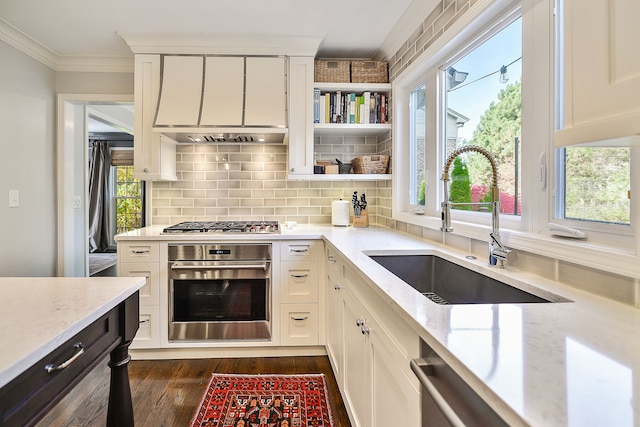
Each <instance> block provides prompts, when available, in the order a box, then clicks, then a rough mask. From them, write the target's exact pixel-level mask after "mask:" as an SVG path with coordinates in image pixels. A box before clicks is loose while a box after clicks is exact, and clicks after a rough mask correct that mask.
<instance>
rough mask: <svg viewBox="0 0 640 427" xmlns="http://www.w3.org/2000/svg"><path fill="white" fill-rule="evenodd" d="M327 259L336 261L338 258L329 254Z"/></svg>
mask: <svg viewBox="0 0 640 427" xmlns="http://www.w3.org/2000/svg"><path fill="white" fill-rule="evenodd" d="M327 259H328V260H329V262H336V258H335V257H334V256H333V255H329V256H328V257H327Z"/></svg>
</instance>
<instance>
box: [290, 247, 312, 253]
mask: <svg viewBox="0 0 640 427" xmlns="http://www.w3.org/2000/svg"><path fill="white" fill-rule="evenodd" d="M289 252H295V253H297V254H303V253H305V252H309V248H304V249H295V248H289Z"/></svg>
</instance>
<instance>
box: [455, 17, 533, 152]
mask: <svg viewBox="0 0 640 427" xmlns="http://www.w3.org/2000/svg"><path fill="white" fill-rule="evenodd" d="M521 23H522V20H521V19H518V20H516V21H514V22H513V23H512V24H510V25H509V26H508V27H506V28H505V29H503V30H502V31H500V32H499V33H498V34H496V35H495V36H493V37H492V38H491V39H489V40H487V41H486V42H485V43H483V44H482V45H481V46H479V47H478V48H476V49H475V50H473V51H472V52H470V53H469V54H467V55H466V56H465V57H464V58H462V59H460V60H459V61H457V62H455V63H454V64H452V65H451V66H452V67H453V68H455V69H456V70H458V71H462V72H466V73H469V75H468V76H467V78H466V79H465V81H464V82H463V83H461V84H459V85H458V86H457V88H454V90H452V91H450V92H449V96H448V105H447V106H448V108H451V109H453V110H455V111H457V112H458V113H460V114H462V115H464V116H466V117H469V119H470V120H469V121H468V122H467V123H465V125H464V126H463V127H462V128H460V129H459V130H458V136H459V137H462V138H466V139H467V140H469V139H471V137H472V135H473V131H474V130H475V128H476V126H477V125H478V123H479V120H480V117H481V115H482V114H483V113H484V112H485V111H486V110H487V108H488V107H489V105H490V103H491V102H496V101H497V100H498V93H499V92H500V90H502V89H505V88H506V87H507V85H508V84H511V83H514V82H517V81H522V59H520V60H517V59H518V58H521V57H522V26H521ZM514 60H517V61H516V62H515V63H514V64H513V65H511V66H509V67H508V68H507V73H508V75H509V80H508V82H507V83H501V82H500V73H499V72H497V73H496V74H493V75H491V76H488V77H486V78H482V77H484V76H486V75H488V74H490V73H493V72H496V71H499V70H500V68H501V67H502V66H503V65H508V64H510V63H512V62H513V61H514ZM478 79H479V80H478Z"/></svg>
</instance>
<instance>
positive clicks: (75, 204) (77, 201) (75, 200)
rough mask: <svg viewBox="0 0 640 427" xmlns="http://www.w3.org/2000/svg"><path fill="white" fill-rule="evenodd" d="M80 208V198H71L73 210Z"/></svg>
mask: <svg viewBox="0 0 640 427" xmlns="http://www.w3.org/2000/svg"><path fill="white" fill-rule="evenodd" d="M81 207H82V199H81V198H80V196H74V197H73V209H80V208H81Z"/></svg>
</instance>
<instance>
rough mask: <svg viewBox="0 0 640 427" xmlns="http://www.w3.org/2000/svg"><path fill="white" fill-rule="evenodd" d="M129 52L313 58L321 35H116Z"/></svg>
mask: <svg viewBox="0 0 640 427" xmlns="http://www.w3.org/2000/svg"><path fill="white" fill-rule="evenodd" d="M118 35H119V36H120V37H122V38H123V39H124V41H125V42H126V43H127V44H128V45H129V48H130V49H131V51H132V52H133V53H135V54H138V53H154V54H163V53H164V54H220V55H223V54H225V55H234V54H235V55H289V56H313V57H315V55H316V53H317V51H318V46H320V42H322V40H323V39H324V36H296V37H292V36H284V35H252V34H247V35H230V34H204V33H118Z"/></svg>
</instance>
